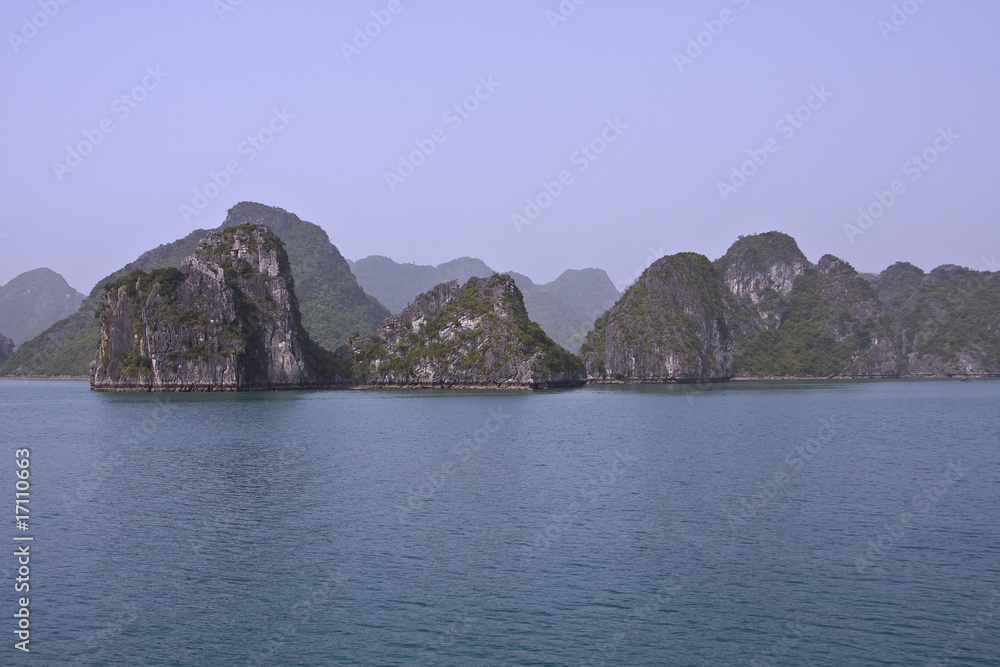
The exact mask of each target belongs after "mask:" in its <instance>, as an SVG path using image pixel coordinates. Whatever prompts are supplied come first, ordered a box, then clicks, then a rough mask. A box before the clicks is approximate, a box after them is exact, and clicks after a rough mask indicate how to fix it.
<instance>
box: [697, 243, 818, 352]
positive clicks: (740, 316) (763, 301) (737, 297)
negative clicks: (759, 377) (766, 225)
mask: <svg viewBox="0 0 1000 667" xmlns="http://www.w3.org/2000/svg"><path fill="white" fill-rule="evenodd" d="M715 265H716V268H717V269H718V271H719V273H720V274H721V276H722V281H723V283H725V286H726V288H727V289H728V291H729V293H730V295H731V298H730V299H729V308H728V312H727V318H726V319H727V322H728V324H729V327H730V330H731V331H732V333H733V335H734V337H735V339H736V341H737V354H739V350H738V348H739V342H740V341H742V340H746V339H749V338H751V337H753V336H754V335H755V334H756V333H757V332H758V331H759V330H761V329H770V330H775V329H777V328H778V327H780V326H781V322H782V320H784V318H785V314H786V312H787V310H788V304H787V301H786V297H788V294H789V293H790V292H791V291H792V287H793V286H794V285H795V280H796V278H798V277H799V276H801V275H802V274H804V273H805V272H806V270H807V269H808V268H809V261H808V260H807V259H806V256H805V255H803V254H802V251H801V250H799V246H798V244H796V243H795V239H793V238H792V237H791V236H788V235H787V234H782V233H781V232H767V233H766V234H755V235H751V236H744V237H741V238H740V239H739V240H738V241H737V242H736V243H734V244H733V245H732V246H731V247H730V248H729V251H728V252H726V254H725V255H723V256H722V257H721V258H720V259H718V260H717V261H716V262H715Z"/></svg>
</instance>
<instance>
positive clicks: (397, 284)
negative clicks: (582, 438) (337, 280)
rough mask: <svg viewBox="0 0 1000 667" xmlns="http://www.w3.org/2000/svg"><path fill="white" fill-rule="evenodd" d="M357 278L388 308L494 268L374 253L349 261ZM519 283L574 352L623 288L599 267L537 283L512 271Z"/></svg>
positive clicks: (546, 325) (531, 309)
mask: <svg viewBox="0 0 1000 667" xmlns="http://www.w3.org/2000/svg"><path fill="white" fill-rule="evenodd" d="M351 270H352V271H353V272H354V275H355V276H356V277H357V279H358V283H359V284H360V285H361V287H362V288H364V290H365V291H366V292H367V293H368V294H371V295H372V296H374V297H375V298H377V299H378V300H379V301H380V302H381V303H382V304H384V305H385V306H386V307H387V308H389V310H391V311H392V312H394V313H399V312H401V311H402V310H403V308H405V307H406V306H407V304H409V303H411V302H412V301H413V299H414V298H416V296H417V295H418V294H421V293H422V292H426V291H427V290H430V289H431V288H433V287H434V286H436V285H438V284H440V283H445V282H449V281H452V280H455V281H457V282H458V283H459V284H464V283H465V282H466V281H467V280H468V279H469V278H471V277H474V276H477V277H480V278H485V277H488V276H491V275H493V274H495V273H497V272H496V271H494V270H493V269H492V268H490V267H489V266H487V265H486V263H484V262H483V261H482V260H479V259H475V258H472V257H460V258H459V259H455V260H452V261H450V262H446V263H444V264H439V265H438V266H430V265H421V264H400V263H397V262H394V261H393V260H391V259H389V258H388V257H382V256H380V255H373V256H371V257H365V258H364V259H359V260H358V261H356V262H352V263H351ZM508 275H510V276H511V277H512V278H513V279H514V282H515V283H516V284H517V287H518V289H520V291H521V294H522V295H523V298H524V305H525V307H526V308H527V309H528V316H529V317H530V318H531V319H532V320H534V321H535V322H537V323H538V324H539V325H540V326H541V327H542V329H543V330H544V331H545V333H546V334H548V335H549V336H550V337H551V338H552V340H554V341H555V342H556V343H558V344H559V345H561V346H562V347H564V348H566V349H567V350H570V351H571V352H576V351H578V350H579V349H580V345H581V344H582V343H583V340H584V338H586V336H587V333H588V332H589V331H590V329H591V328H592V327H593V325H594V320H596V319H597V317H598V316H599V315H600V314H601V313H603V312H604V311H605V310H607V309H608V308H609V307H610V306H611V305H612V304H613V303H614V302H615V300H616V299H617V298H618V296H619V292H618V290H617V289H616V288H615V286H614V283H613V282H611V279H610V278H609V277H608V274H607V273H605V272H604V271H603V270H601V269H581V270H573V269H570V270H567V271H565V272H563V274H562V275H561V276H559V277H558V278H556V279H555V280H554V281H552V282H550V283H547V284H544V285H536V284H535V283H534V282H532V281H531V279H530V278H528V277H527V276H525V275H522V274H519V273H514V272H509V273H508Z"/></svg>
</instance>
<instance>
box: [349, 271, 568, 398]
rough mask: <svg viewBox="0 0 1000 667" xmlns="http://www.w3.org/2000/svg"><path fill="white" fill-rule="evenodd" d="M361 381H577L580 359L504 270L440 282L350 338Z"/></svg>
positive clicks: (528, 384)
mask: <svg viewBox="0 0 1000 667" xmlns="http://www.w3.org/2000/svg"><path fill="white" fill-rule="evenodd" d="M350 353H351V358H352V360H353V382H354V383H356V384H358V385H361V386H368V387H484V388H511V389H513V388H531V389H537V388H543V387H564V386H574V385H581V384H583V383H584V381H585V375H584V372H583V364H582V363H581V362H580V360H579V359H578V358H577V357H575V356H574V355H572V354H570V353H569V352H567V351H566V350H564V349H563V348H561V347H559V346H558V345H556V344H555V343H554V342H552V340H551V339H550V338H549V337H548V336H547V335H545V332H543V331H542V329H541V327H539V326H538V325H537V324H536V323H534V322H532V321H531V320H530V319H529V318H528V313H527V311H526V310H525V307H524V301H523V298H522V296H521V292H520V291H519V290H518V288H517V286H516V285H515V284H514V281H513V279H511V277H510V276H508V275H503V274H498V275H493V276H490V277H488V278H470V279H469V280H468V282H466V283H465V285H464V286H461V287H460V286H459V284H458V281H451V282H448V283H443V284H440V285H438V286H436V287H435V288H433V289H432V290H430V291H428V292H425V293H423V294H421V295H419V296H417V297H416V298H415V299H414V300H413V303H412V304H410V305H409V306H407V307H406V308H404V309H403V311H402V313H400V314H399V315H393V316H391V317H389V318H387V319H386V320H385V321H384V322H382V324H381V325H380V326H379V328H378V330H377V331H376V332H375V333H374V334H372V335H369V336H363V337H360V338H357V339H355V340H354V341H352V342H351V345H350Z"/></svg>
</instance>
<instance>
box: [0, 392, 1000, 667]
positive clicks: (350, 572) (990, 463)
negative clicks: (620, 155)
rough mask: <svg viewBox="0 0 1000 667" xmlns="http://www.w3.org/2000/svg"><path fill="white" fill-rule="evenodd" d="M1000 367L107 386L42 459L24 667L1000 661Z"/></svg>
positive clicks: (62, 417)
mask: <svg viewBox="0 0 1000 667" xmlns="http://www.w3.org/2000/svg"><path fill="white" fill-rule="evenodd" d="M998 408H1000V381H992V380H985V381H978V382H965V383H963V382H958V381H951V380H948V381H944V380H942V381H885V382H805V381H802V382H739V383H736V382H734V383H729V384H726V385H715V386H711V387H708V388H703V389H696V388H693V387H680V386H630V387H586V388H581V389H574V390H565V391H550V392H536V393H521V392H480V391H475V392H473V391H469V392H465V391H455V392H442V391H382V392H373V391H340V392H288V393H260V394H257V393H255V394H198V395H184V394H180V395H175V394H169V395H168V394H97V393H92V392H90V391H88V387H87V384H86V383H81V382H18V381H3V382H0V417H2V419H0V442H2V443H3V447H2V451H3V460H4V461H6V463H4V464H3V465H4V466H5V467H4V469H5V470H7V472H6V473H4V474H3V479H5V480H7V481H6V482H4V483H3V484H2V485H0V493H2V494H3V495H4V496H5V497H7V498H8V500H7V501H6V502H7V504H8V506H10V505H12V504H13V503H12V502H11V500H12V499H13V494H14V491H15V489H14V482H15V477H14V476H13V471H14V470H15V466H14V450H15V449H17V448H25V447H27V448H29V449H30V452H31V454H30V458H31V466H30V472H31V477H30V481H31V515H30V530H29V531H28V532H27V533H22V532H20V531H17V530H15V527H14V521H13V517H11V518H10V520H9V521H8V523H7V525H8V528H7V529H6V530H5V531H3V534H2V535H0V537H2V538H3V539H4V540H6V541H7V543H8V549H5V551H7V552H8V553H9V552H11V551H13V547H12V546H11V545H14V544H16V543H14V542H12V541H11V540H12V538H13V537H14V536H15V535H25V534H26V535H30V536H33V537H34V541H33V542H32V543H31V550H32V558H31V591H30V593H31V597H30V611H31V643H30V648H31V653H30V654H23V653H21V652H20V651H16V650H14V649H13V643H14V641H16V640H15V639H13V637H14V634H13V629H14V623H15V621H14V619H13V614H14V612H15V611H16V606H15V605H16V597H17V595H15V593H14V592H13V587H12V583H13V580H14V577H15V576H17V575H16V572H15V569H16V563H15V562H14V559H13V558H12V557H10V556H8V557H5V558H3V560H2V564H0V567H2V570H0V573H2V576H3V579H4V583H3V585H2V586H0V590H3V591H5V593H3V594H2V595H0V610H2V611H3V618H6V619H8V620H7V621H3V622H2V623H3V624H6V626H7V627H5V628H3V633H2V635H0V636H3V637H5V642H6V645H5V646H4V647H3V648H2V651H0V656H2V657H0V663H2V664H4V665H7V664H33V665H49V664H52V665H56V664H94V665H99V664H109V665H113V664H123V665H124V664H129V665H132V664H165V665H229V664H233V665H239V664H269V665H270V664H302V665H403V664H405V665H421V664H424V665H765V664H782V665H892V664H898V665H926V664H949V665H987V664H993V665H997V664H1000V493H998V490H1000V451H998V444H1000V409H998Z"/></svg>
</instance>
